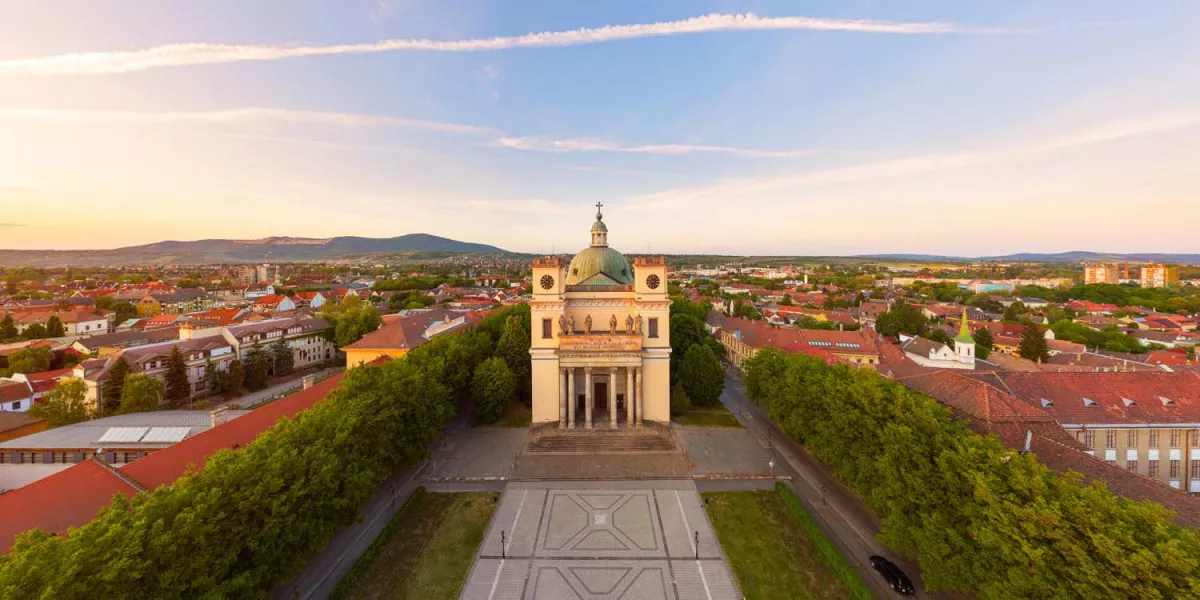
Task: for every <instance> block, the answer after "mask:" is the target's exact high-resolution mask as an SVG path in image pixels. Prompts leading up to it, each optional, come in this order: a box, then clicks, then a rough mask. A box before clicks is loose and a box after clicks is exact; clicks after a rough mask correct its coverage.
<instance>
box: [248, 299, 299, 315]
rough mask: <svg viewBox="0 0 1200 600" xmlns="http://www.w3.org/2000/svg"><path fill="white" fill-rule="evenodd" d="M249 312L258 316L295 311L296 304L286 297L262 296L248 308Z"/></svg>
mask: <svg viewBox="0 0 1200 600" xmlns="http://www.w3.org/2000/svg"><path fill="white" fill-rule="evenodd" d="M250 310H253V311H254V312H256V313H258V314H260V315H264V314H272V313H277V312H283V311H288V310H296V303H295V302H292V299H291V298H288V297H287V296H281V295H278V294H273V295H269V296H263V297H262V298H259V299H258V300H255V301H254V304H253V305H252V306H251V307H250Z"/></svg>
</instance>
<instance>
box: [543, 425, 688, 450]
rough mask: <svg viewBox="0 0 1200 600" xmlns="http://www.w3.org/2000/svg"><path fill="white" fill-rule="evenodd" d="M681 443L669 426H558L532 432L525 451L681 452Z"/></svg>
mask: <svg viewBox="0 0 1200 600" xmlns="http://www.w3.org/2000/svg"><path fill="white" fill-rule="evenodd" d="M678 452H680V449H679V444H678V443H676V441H675V436H674V434H673V433H672V432H671V431H670V429H669V428H666V427H659V426H653V425H651V426H646V427H642V428H640V429H593V430H590V431H589V430H587V429H558V428H557V427H547V428H544V429H541V430H537V431H533V432H531V435H530V439H529V441H528V442H527V443H526V445H525V448H524V450H523V452H522V453H523V454H573V455H584V454H625V453H637V454H647V453H678Z"/></svg>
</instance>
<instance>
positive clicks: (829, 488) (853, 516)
mask: <svg viewBox="0 0 1200 600" xmlns="http://www.w3.org/2000/svg"><path fill="white" fill-rule="evenodd" d="M721 401H722V402H723V403H724V404H725V406H726V408H728V409H729V410H730V411H731V412H733V413H734V414H735V415H736V416H737V418H738V421H740V422H741V423H742V425H744V426H745V427H746V428H747V429H748V430H750V431H751V432H752V433H753V434H754V435H755V436H757V437H759V438H760V439H763V440H766V442H767V444H768V445H769V446H770V448H771V449H772V451H773V452H774V454H775V456H776V458H775V467H774V468H775V473H776V474H777V475H790V476H791V477H792V479H791V481H790V482H788V485H789V486H791V488H792V490H793V491H795V492H796V495H797V496H799V497H800V501H801V502H802V503H803V504H804V506H805V508H807V509H808V511H809V512H810V513H811V514H812V515H813V517H814V518H815V519H816V520H817V522H818V523H819V524H820V525H821V528H822V529H824V530H825V533H826V534H827V535H829V537H830V538H831V539H832V540H833V542H834V543H835V544H836V545H837V546H838V549H839V550H841V552H842V554H843V555H845V556H846V557H847V558H848V559H849V560H850V562H851V564H853V565H855V567H856V568H858V570H859V573H860V574H861V575H862V578H863V580H864V581H865V582H866V583H867V585H868V586H869V587H870V588H871V589H872V591H874V592H875V593H876V595H877V596H879V597H881V598H893V597H895V598H900V597H903V596H900V595H899V594H897V593H895V592H893V591H892V590H891V589H890V588H889V587H887V584H886V583H885V582H884V580H883V578H882V577H881V576H880V575H879V573H877V572H876V571H875V570H874V569H873V568H871V566H870V563H869V562H868V558H869V557H870V556H871V555H873V554H875V555H880V556H885V557H887V558H888V559H890V560H891V561H892V562H894V563H896V564H897V565H898V566H899V567H900V569H901V570H903V571H904V573H905V574H906V575H908V576H909V578H910V579H912V581H913V585H914V587H915V588H916V590H917V593H916V595H915V597H917V598H930V597H933V596H930V595H929V594H927V593H926V592H925V590H924V587H925V586H924V584H923V583H922V581H921V577H920V571H919V570H918V568H917V565H916V563H914V562H913V561H911V560H909V559H907V558H905V557H902V556H899V555H897V554H895V553H893V552H891V551H890V550H888V549H887V548H885V547H884V546H883V544H881V543H880V542H879V541H878V540H877V539H876V538H875V536H876V535H877V534H878V533H879V520H878V519H877V518H876V517H875V515H874V514H873V513H871V511H870V510H868V509H867V507H866V506H865V505H864V503H863V501H862V500H861V499H860V498H859V497H858V496H856V495H855V494H854V493H853V492H852V491H850V490H849V489H847V488H846V487H845V486H843V485H842V484H841V483H840V482H839V481H838V480H837V478H836V477H835V476H834V475H833V473H831V472H830V471H829V469H828V468H827V467H825V465H823V464H821V462H820V461H818V460H817V459H815V458H813V456H812V455H811V454H809V452H808V450H807V449H806V448H804V447H803V446H801V445H800V444H797V443H796V442H795V441H794V440H792V439H791V438H789V437H787V436H786V435H785V434H784V433H783V432H782V431H781V430H779V429H778V427H776V426H775V424H774V423H772V422H771V421H770V419H769V418H768V417H767V415H766V411H765V410H764V409H762V408H760V407H758V406H755V405H753V404H752V403H751V402H750V401H749V400H748V399H747V398H746V390H745V387H744V386H743V383H742V378H741V374H740V373H738V372H737V370H735V369H733V368H732V367H727V368H726V374H725V393H724V394H723V395H722V396H721Z"/></svg>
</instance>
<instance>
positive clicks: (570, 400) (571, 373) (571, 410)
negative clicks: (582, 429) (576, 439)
mask: <svg viewBox="0 0 1200 600" xmlns="http://www.w3.org/2000/svg"><path fill="white" fill-rule="evenodd" d="M575 398H576V396H575V369H574V367H571V368H568V369H567V427H570V428H572V429H574V428H575Z"/></svg>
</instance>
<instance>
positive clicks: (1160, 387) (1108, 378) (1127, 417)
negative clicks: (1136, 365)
mask: <svg viewBox="0 0 1200 600" xmlns="http://www.w3.org/2000/svg"><path fill="white" fill-rule="evenodd" d="M998 377H999V378H1000V379H1001V381H1003V383H1004V386H1005V387H1006V388H1007V389H1008V390H1009V391H1011V392H1012V394H1013V395H1014V396H1016V397H1017V398H1018V399H1020V400H1022V401H1024V402H1026V403H1028V404H1031V405H1034V406H1039V407H1040V406H1042V399H1043V398H1045V399H1047V400H1049V401H1050V402H1051V405H1050V406H1046V407H1045V410H1046V412H1048V413H1049V414H1050V415H1052V416H1053V417H1055V418H1056V419H1057V420H1058V421H1060V422H1062V423H1070V424H1079V425H1084V424H1087V425H1091V424H1103V423H1198V422H1200V374H1197V373H1194V372H1183V373H1166V372H1134V373H1076V372H1068V373H1001V374H999V375H998ZM1084 398H1087V399H1088V400H1090V401H1091V402H1092V403H1094V404H1093V405H1088V404H1087V403H1085V402H1084ZM1163 398H1166V399H1169V401H1170V404H1167V403H1166V402H1164V401H1163V400H1162V399H1163ZM1127 400H1128V401H1132V404H1130V403H1129V402H1127Z"/></svg>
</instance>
